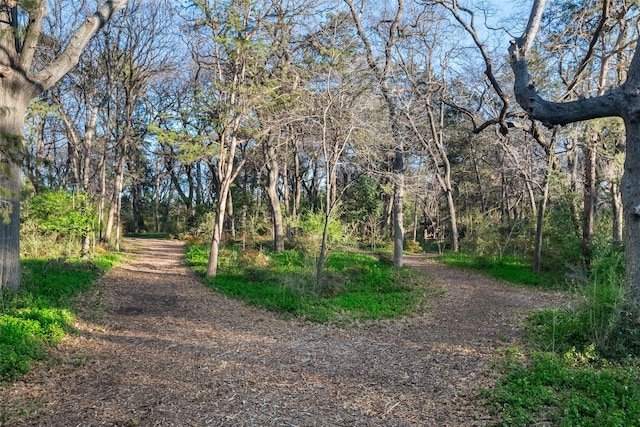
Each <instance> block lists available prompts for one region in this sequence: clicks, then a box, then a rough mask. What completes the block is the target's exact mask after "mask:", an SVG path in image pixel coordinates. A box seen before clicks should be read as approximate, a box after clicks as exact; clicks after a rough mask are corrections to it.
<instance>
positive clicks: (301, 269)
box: [187, 245, 438, 322]
mask: <svg viewBox="0 0 640 427" xmlns="http://www.w3.org/2000/svg"><path fill="white" fill-rule="evenodd" d="M207 259H208V248H207V247H206V246H204V245H189V246H188V249H187V260H188V262H189V264H190V265H191V266H192V268H194V269H195V271H197V272H199V273H200V274H201V275H203V276H204V273H205V271H206V265H207ZM208 283H209V284H210V285H211V286H212V287H214V288H215V289H218V290H219V291H221V292H223V293H225V294H226V295H229V296H232V297H234V298H237V299H240V300H243V301H246V302H248V303H251V304H255V305H259V306H262V307H265V308H267V309H269V310H273V311H276V312H279V313H281V314H283V315H285V316H297V317H301V318H305V319H308V320H311V321H315V322H336V321H349V320H355V319H384V318H394V317H401V316H411V315H413V314H415V313H416V312H418V311H419V310H420V309H421V308H422V307H423V306H424V304H425V301H426V300H427V298H428V297H429V296H433V295H435V294H436V293H438V290H437V289H436V288H435V286H434V285H433V280H432V279H430V278H429V277H426V276H424V275H423V274H420V273H418V272H417V271H415V270H412V269H409V268H401V269H394V268H393V267H391V266H389V265H388V264H387V263H385V262H381V261H379V260H378V259H376V258H375V257H372V256H369V255H366V254H360V253H350V252H338V251H335V252H332V253H331V255H330V256H329V258H328V259H327V262H326V265H325V271H324V274H323V276H322V278H321V280H320V283H318V282H317V280H316V277H315V260H313V259H307V258H305V256H304V255H303V254H302V253H301V252H299V251H294V250H288V251H285V252H283V253H266V252H263V251H256V250H247V251H242V250H239V249H237V248H224V249H223V250H222V251H221V257H220V262H219V267H218V274H217V276H216V277H215V278H213V279H210V280H208Z"/></svg>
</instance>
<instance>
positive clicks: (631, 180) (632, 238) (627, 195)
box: [621, 116, 640, 314]
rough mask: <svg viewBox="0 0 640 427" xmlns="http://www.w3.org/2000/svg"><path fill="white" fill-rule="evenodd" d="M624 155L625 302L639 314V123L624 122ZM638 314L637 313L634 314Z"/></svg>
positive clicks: (626, 120)
mask: <svg viewBox="0 0 640 427" xmlns="http://www.w3.org/2000/svg"><path fill="white" fill-rule="evenodd" d="M625 125H626V134H627V138H626V141H627V153H626V159H625V162H624V173H623V175H622V182H621V193H622V202H623V205H624V219H625V233H624V237H625V242H624V244H625V252H624V255H625V272H626V283H627V293H628V295H627V297H628V301H630V302H631V303H632V304H634V305H635V308H636V309H637V310H639V312H640V255H639V251H640V169H639V168H638V165H640V121H638V119H637V117H636V116H633V118H632V119H625ZM636 314H638V313H636Z"/></svg>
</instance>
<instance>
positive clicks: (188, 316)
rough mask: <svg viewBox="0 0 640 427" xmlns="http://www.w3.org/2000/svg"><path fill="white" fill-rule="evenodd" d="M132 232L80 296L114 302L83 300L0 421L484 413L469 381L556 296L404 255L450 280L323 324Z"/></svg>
mask: <svg viewBox="0 0 640 427" xmlns="http://www.w3.org/2000/svg"><path fill="white" fill-rule="evenodd" d="M129 244H134V245H138V247H139V249H138V251H139V254H138V257H137V258H136V259H135V260H134V261H132V262H130V263H128V264H127V265H124V266H121V267H119V268H116V269H114V270H113V271H111V272H110V273H109V274H108V275H106V276H105V277H104V278H103V279H102V280H101V283H100V284H99V286H97V287H96V289H95V290H94V291H92V294H90V295H88V296H85V297H84V298H86V304H87V305H88V306H91V305H92V304H93V303H95V302H96V301H104V302H105V303H106V304H107V306H109V309H108V310H103V311H102V312H103V315H101V316H96V314H95V310H93V311H90V310H87V311H86V312H84V314H83V315H82V318H81V319H79V322H78V327H79V333H78V334H77V335H76V336H73V337H71V338H70V339H68V340H66V341H65V342H64V343H63V345H62V346H61V348H60V349H59V351H58V353H57V354H58V356H59V358H60V360H58V362H57V363H53V364H50V365H49V366H43V367H39V368H38V369H34V370H33V372H32V373H30V374H28V375H27V376H26V377H25V378H24V379H23V380H22V381H20V382H17V383H14V384H12V385H9V386H7V387H5V388H4V389H0V425H7V426H9V425H10V426H65V427H67V426H136V425H139V426H323V427H324V426H349V427H351V426H438V427H442V426H456V427H457V426H481V425H486V424H487V423H488V415H487V411H486V410H485V409H484V408H483V407H482V402H480V401H478V400H477V398H476V389H477V388H478V387H483V386H490V385H491V384H492V383H493V381H494V376H493V375H492V374H491V371H490V369H489V366H490V361H491V359H493V358H494V357H495V356H496V351H497V349H498V348H501V347H505V346H507V345H509V344H511V343H513V342H514V341H516V342H517V338H518V335H519V333H520V330H519V326H518V325H519V324H520V319H521V318H522V315H523V313H524V311H525V310H527V309H530V308H534V307H541V306H546V305H549V304H552V303H553V302H554V298H555V297H554V296H553V295H550V294H545V293H540V292H535V291H530V290H516V289H511V288H506V287H504V286H503V285H500V284H498V283H495V282H493V281H491V280H489V279H486V278H484V277H480V276H477V275H472V274H469V273H465V272H460V271H456V270H452V269H449V268H446V267H443V266H441V265H438V264H436V263H433V262H429V261H428V260H425V257H415V256H413V257H412V256H407V258H406V262H407V264H409V265H411V266H414V267H416V268H419V269H421V270H423V271H425V272H427V273H429V274H431V275H433V276H435V277H436V278H437V279H438V280H439V281H440V282H441V283H442V285H443V286H444V287H445V289H446V295H445V296H444V297H441V298H439V299H438V301H437V303H436V304H435V306H434V307H433V308H432V309H431V310H429V311H428V313H427V314H425V315H424V316H420V317H417V318H412V319H406V320H399V321H388V322H373V323H365V324H361V325H350V326H323V325H316V324H311V323H308V322H303V321H296V320H292V321H285V320H281V319H279V318H278V317H277V316H276V315H274V314H272V313H269V312H266V311H264V310H262V309H259V308H255V307H250V306H247V305H245V304H243V303H241V302H238V301H234V300H231V299H229V298H226V297H224V296H221V295H219V294H217V293H216V292H213V291H211V290H209V289H207V288H206V287H204V286H203V285H202V284H201V283H200V282H199V281H198V279H197V278H196V277H195V276H194V275H193V274H192V273H191V272H190V271H189V270H188V269H187V268H186V267H185V266H184V265H183V264H182V244H181V243H180V242H177V241H165V240H135V239H130V240H129ZM98 312H99V311H98ZM1 420H4V424H3V421H1Z"/></svg>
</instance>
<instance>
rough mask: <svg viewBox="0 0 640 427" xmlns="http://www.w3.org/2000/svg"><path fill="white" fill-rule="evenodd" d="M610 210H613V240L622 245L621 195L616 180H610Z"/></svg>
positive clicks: (622, 213)
mask: <svg viewBox="0 0 640 427" xmlns="http://www.w3.org/2000/svg"><path fill="white" fill-rule="evenodd" d="M610 188H611V210H612V212H613V236H612V237H613V242H614V243H615V244H617V245H622V239H623V231H624V227H623V224H624V212H623V209H622V195H621V194H620V183H619V182H617V180H615V179H614V180H613V181H612V182H611V186H610Z"/></svg>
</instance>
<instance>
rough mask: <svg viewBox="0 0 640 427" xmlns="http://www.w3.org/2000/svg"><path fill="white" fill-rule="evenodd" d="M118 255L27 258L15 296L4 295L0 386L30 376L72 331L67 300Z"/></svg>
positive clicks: (89, 282) (72, 319)
mask: <svg viewBox="0 0 640 427" xmlns="http://www.w3.org/2000/svg"><path fill="white" fill-rule="evenodd" d="M118 258H119V256H118V255H115V254H105V255H103V256H101V257H98V258H96V259H95V260H93V261H92V262H87V261H79V260H76V261H61V260H44V259H26V260H23V261H22V263H21V266H22V274H23V280H22V286H21V288H20V290H19V291H18V292H12V291H9V290H5V291H4V292H3V294H2V303H3V304H2V306H3V310H2V311H0V382H1V381H6V380H9V379H13V378H16V377H18V376H20V375H22V374H25V373H26V372H28V370H29V367H30V365H31V363H32V362H33V361H34V360H43V359H45V358H46V357H47V355H48V349H49V348H50V347H51V346H55V345H57V344H58V343H59V342H60V341H61V340H62V338H63V337H64V335H65V334H66V333H67V332H69V331H70V330H71V327H72V325H73V321H74V317H75V315H74V313H73V309H72V304H71V300H72V298H73V297H74V296H75V295H77V294H78V293H79V292H82V291H85V290H87V289H89V288H90V287H91V286H92V283H93V282H94V281H95V279H96V278H97V277H98V276H100V275H101V274H102V272H103V271H104V270H106V269H108V268H110V267H111V266H113V265H114V264H115V263H116V262H117V260H118Z"/></svg>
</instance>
